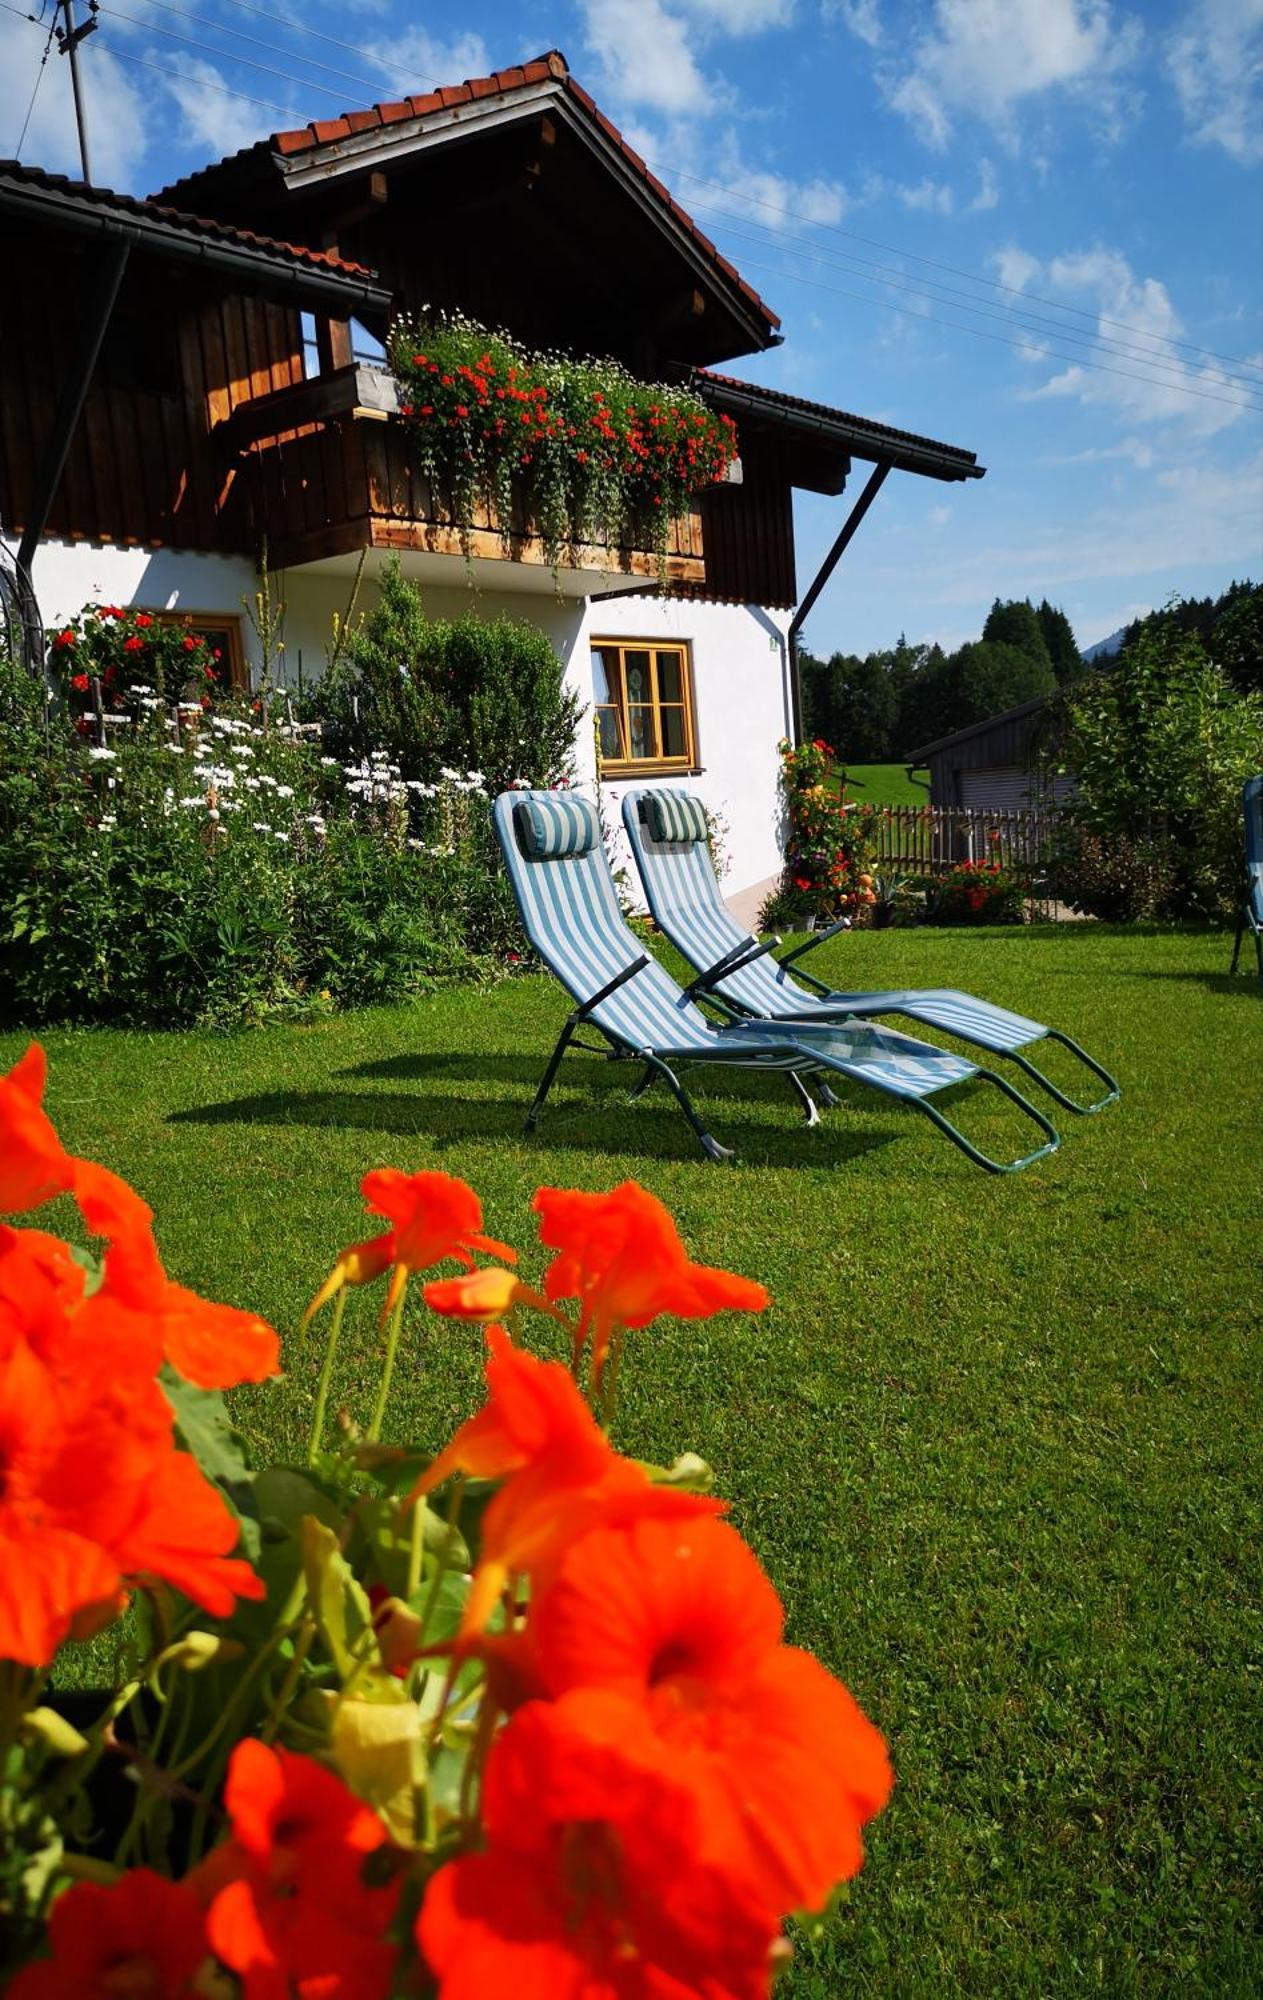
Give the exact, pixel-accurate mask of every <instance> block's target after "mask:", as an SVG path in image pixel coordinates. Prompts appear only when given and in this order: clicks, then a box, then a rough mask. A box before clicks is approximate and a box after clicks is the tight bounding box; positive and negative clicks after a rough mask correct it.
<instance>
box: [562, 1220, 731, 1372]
mask: <svg viewBox="0 0 1263 2000" xmlns="http://www.w3.org/2000/svg"><path fill="white" fill-rule="evenodd" d="M531 1206H532V1208H534V1209H535V1210H536V1211H537V1213H538V1215H539V1217H540V1228H539V1235H540V1241H541V1243H543V1244H544V1246H545V1247H546V1248H547V1249H549V1250H556V1251H557V1252H558V1253H559V1254H558V1255H557V1257H555V1258H554V1260H553V1262H552V1263H551V1264H550V1265H549V1267H548V1270H547V1272H546V1273H545V1276H544V1291H545V1293H546V1294H547V1296H548V1297H549V1298H550V1299H553V1300H557V1299H578V1301H579V1311H580V1318H579V1339H580V1341H582V1340H584V1339H585V1338H586V1337H587V1336H588V1334H589V1333H590V1334H591V1336H592V1367H593V1374H594V1378H595V1380H596V1381H597V1382H599V1381H600V1378H601V1373H602V1370H603V1369H604V1366H605V1356H606V1353H607V1351H608V1348H609V1344H610V1336H611V1334H612V1333H613V1331H614V1328H615V1327H616V1326H627V1327H638V1326H648V1324H649V1322H650V1320H653V1319H657V1317H658V1315H659V1314H660V1313H674V1314H676V1315H677V1316H678V1317H679V1318H680V1319H708V1318H709V1317H710V1315H711V1314H712V1313H717V1312H724V1311H726V1310H730V1309H735V1310H737V1311H740V1312H762V1311H763V1308H764V1307H765V1306H766V1305H767V1303H768V1294H767V1291H766V1290H765V1288H764V1287H763V1286H762V1285H759V1284H756V1283H755V1282H754V1281H753V1279H751V1278H741V1277H738V1276H737V1275H736V1274H735V1273H734V1272H732V1271H724V1270H719V1269H715V1268H713V1267H712V1266H710V1265H708V1264H695V1263H693V1261H692V1260H691V1258H690V1257H689V1254H688V1252H687V1250H686V1249H685V1247H684V1245H683V1243H682V1242H681V1241H680V1234H679V1231H678V1230H677V1228H676V1226H675V1223H674V1221H673V1220H672V1218H671V1215H670V1213H669V1212H668V1210H667V1209H666V1208H664V1206H663V1204H662V1203H661V1202H660V1201H659V1200H658V1198H657V1196H656V1195H652V1194H650V1193H649V1192H648V1191H647V1190H646V1189H645V1188H642V1187H640V1186H638V1184H637V1183H636V1182H635V1181H624V1182H622V1184H621V1186H619V1187H616V1188H614V1189H612V1190H611V1192H610V1193H609V1194H586V1193H584V1192H582V1191H581V1190H578V1189H573V1188H547V1187H543V1188H539V1189H538V1190H537V1192H536V1194H535V1198H534V1200H533V1201H532V1203H531Z"/></svg>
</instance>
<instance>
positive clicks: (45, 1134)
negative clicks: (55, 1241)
mask: <svg viewBox="0 0 1263 2000" xmlns="http://www.w3.org/2000/svg"><path fill="white" fill-rule="evenodd" d="M47 1074H48V1058H47V1056H46V1055H45V1054H44V1051H43V1049H42V1048H41V1047H40V1045H39V1043H38V1042H32V1043H31V1046H30V1048H29V1049H28V1050H27V1052H26V1054H25V1055H24V1056H23V1057H22V1059H21V1061H20V1062H17V1063H15V1064H14V1065H13V1068H12V1069H11V1070H10V1071H9V1073H8V1075H7V1076H2V1077H0V1132H2V1133H3V1135H4V1144H3V1146H0V1215H17V1214H21V1213H23V1212H24V1211H25V1210H27V1209H30V1208H40V1207H42V1205H43V1204H44V1202H46V1201H51V1200H52V1198H53V1196H54V1195H58V1194H65V1193H67V1192H68V1191H69V1189H70V1187H71V1185H72V1184H73V1181H74V1160H73V1158H72V1156H71V1155H70V1154H69V1153H67V1152H66V1150H65V1148H64V1147H63V1146H62V1143H61V1140H60V1139H59V1138H58V1137H57V1133H56V1130H55V1129H54V1126H53V1123H52V1120H51V1119H50V1118H49V1116H48V1113H47V1112H46V1111H45V1110H44V1109H43V1105H42V1102H41V1100H42V1098H43V1095H44V1080H45V1078H46V1076H47Z"/></svg>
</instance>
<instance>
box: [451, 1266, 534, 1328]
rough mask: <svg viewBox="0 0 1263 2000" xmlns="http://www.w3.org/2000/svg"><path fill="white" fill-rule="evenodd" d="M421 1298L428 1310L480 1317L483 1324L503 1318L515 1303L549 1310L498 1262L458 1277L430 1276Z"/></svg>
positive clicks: (527, 1287)
mask: <svg viewBox="0 0 1263 2000" xmlns="http://www.w3.org/2000/svg"><path fill="white" fill-rule="evenodd" d="M425 1302H426V1304H427V1305H428V1306H429V1308H430V1310H431V1312H436V1313H442V1314H443V1315H444V1316H445V1317H446V1318H448V1319H473V1320H481V1321H482V1322H483V1324H484V1325H487V1324H489V1323H490V1322H491V1321H492V1320H499V1319H503V1318H504V1316H505V1314H506V1313H510V1312H512V1311H513V1310H514V1309H515V1308H516V1307H517V1306H538V1307H539V1308H540V1310H541V1311H543V1312H547V1313H551V1312H552V1311H553V1307H552V1306H550V1305H549V1303H548V1300H547V1299H546V1298H543V1297H542V1296H541V1295H540V1293H539V1292H536V1291H533V1290H532V1289H531V1287H530V1286H529V1285H524V1284H523V1283H522V1281H521V1279H520V1278H516V1277H515V1276H514V1275H513V1272H512V1271H506V1270H505V1269H504V1268H503V1266H501V1265H499V1264H484V1265H482V1267H481V1268H480V1269H479V1270H477V1271H465V1272H463V1273H462V1275H461V1276H460V1277H459V1278H434V1279H432V1280H431V1281H430V1283H429V1284H428V1285H427V1286H426V1287H425Z"/></svg>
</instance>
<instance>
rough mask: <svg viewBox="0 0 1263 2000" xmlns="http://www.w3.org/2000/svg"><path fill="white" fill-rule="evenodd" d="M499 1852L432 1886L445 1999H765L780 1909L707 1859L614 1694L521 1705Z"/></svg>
mask: <svg viewBox="0 0 1263 2000" xmlns="http://www.w3.org/2000/svg"><path fill="white" fill-rule="evenodd" d="M482 1812H483V1824H484V1828H485V1831H486V1836H487V1846H486V1849H485V1851H484V1852H482V1853H478V1854H469V1855H464V1856H462V1857H460V1858H459V1859H458V1860H455V1861H452V1862H449V1863H448V1865H447V1866H446V1867H445V1868H441V1869H440V1870H439V1872H438V1873H437V1875H435V1876H434V1877H433V1879H432V1881H431V1882H430V1885H429V1888H428V1890H427V1892H426V1898H425V1903H424V1905H423V1907H422V1911H421V1916H420V1918H419V1920H418V1923H417V1939H418V1942H419V1944H420V1946H421V1949H422V1952H423V1953H424V1955H425V1958H426V1960H427V1962H428V1964H429V1966H430V1969H431V1971H432V1972H433V1973H434V1976H435V1978H436V1979H437V1981H438V2000H484V1996H487V1995H490V1994H502V1993H515V1994H521V1995H522V1996H523V2000H526V1996H527V1995H529V1996H531V2000H536V1996H538V1997H539V2000H543V1996H545V1995H546V1996H548V2000H563V1996H564V2000H668V1996H671V2000H676V1996H678V2000H685V1996H689V1995H696V1996H698V2000H701V1996H703V1995H704V1996H705V2000H765V1996H766V1995H767V1993H768V1990H769V1986H770V1983H771V1966H772V1954H773V1951H774V1948H775V1945H776V1936H777V1925H776V1919H775V1915H774V1913H773V1912H772V1911H770V1910H769V1909H768V1907H767V1906H766V1905H765V1904H763V1903H761V1902H760V1900H759V1898H758V1896H757V1894H756V1893H755V1892H754V1891H752V1889H751V1888H750V1885H749V1884H748V1882H746V1881H745V1880H743V1879H742V1878H741V1877H738V1876H732V1875H730V1874H728V1873H727V1872H725V1871H724V1870H722V1869H720V1868H717V1867H715V1866H714V1865H713V1864H712V1863H710V1862H709V1861H708V1860H706V1859H705V1858H704V1857H701V1856H699V1854H698V1846H697V1836H698V1832H699V1827H698V1820H697V1813H696V1808H695V1806H694V1803H693V1800H692V1798H691V1796H690V1793H689V1791H688V1788H687V1787H686V1786H685V1785H682V1784H680V1783H679V1781H678V1780H677V1779H676V1777H675V1776H674V1774H673V1773H672V1772H671V1770H670V1768H669V1767H668V1766H667V1765H665V1764H664V1762H663V1760H662V1758H661V1756H660V1754H659V1752H658V1749H657V1746H656V1744H655V1743H654V1741H653V1739H652V1734H651V1732H650V1731H649V1730H648V1729H647V1728H646V1727H645V1726H644V1724H643V1722H639V1723H638V1718H637V1717H636V1716H635V1714H634V1712H633V1713H632V1714H631V1716H630V1717H629V1716H628V1715H627V1714H626V1713H625V1712H624V1708H623V1704H621V1703H617V1702H614V1703H611V1702H609V1701H608V1700H607V1699H606V1698H605V1697H603V1696H601V1695H600V1694H585V1695H579V1696H572V1697H570V1698H569V1699H568V1700H567V1701H564V1702H560V1703H555V1704H549V1703H544V1702H530V1703H528V1704H527V1705H526V1707H524V1708H522V1709H519V1711H518V1713H517V1714H516V1715H515V1716H514V1718H513V1720H512V1721H511V1722H510V1723H509V1725H508V1727H507V1729H505V1731H504V1732H503V1734H502V1735H501V1736H500V1737H499V1739H498V1740H497V1742H496V1743H495V1744H494V1746H493V1748H492V1750H491V1754H490V1756H489V1758H488V1760H487V1772H486V1782H485V1786H484V1791H483V1802H482Z"/></svg>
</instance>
